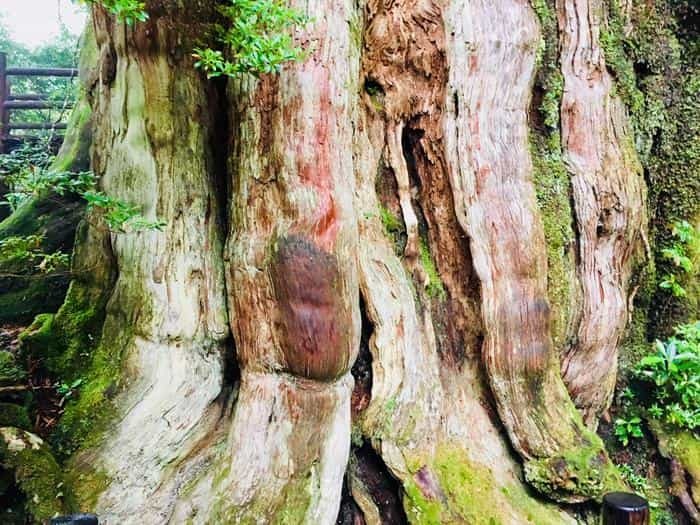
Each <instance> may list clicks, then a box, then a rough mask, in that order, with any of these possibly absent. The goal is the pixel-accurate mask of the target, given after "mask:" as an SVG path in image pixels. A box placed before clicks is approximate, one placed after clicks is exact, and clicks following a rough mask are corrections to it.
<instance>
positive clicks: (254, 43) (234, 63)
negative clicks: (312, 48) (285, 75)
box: [194, 0, 308, 78]
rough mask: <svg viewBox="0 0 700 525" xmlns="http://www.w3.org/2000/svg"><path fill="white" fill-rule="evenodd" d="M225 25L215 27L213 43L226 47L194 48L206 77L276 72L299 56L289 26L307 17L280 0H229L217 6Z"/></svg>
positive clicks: (299, 50)
mask: <svg viewBox="0 0 700 525" xmlns="http://www.w3.org/2000/svg"><path fill="white" fill-rule="evenodd" d="M219 11H220V12H221V14H222V16H223V17H224V18H225V19H226V20H227V22H228V23H227V25H226V27H224V26H222V25H217V26H216V28H215V34H216V41H217V43H218V44H219V45H220V46H221V47H222V48H223V49H225V50H226V52H224V51H222V50H220V49H211V48H196V49H195V50H194V57H195V58H196V59H197V62H196V63H195V66H196V67H199V68H201V69H202V70H204V71H205V72H206V74H207V76H208V77H209V78H212V77H219V76H228V77H235V76H238V75H241V74H244V73H249V74H252V75H255V76H258V75H260V74H265V73H276V72H278V71H279V70H280V68H281V67H282V64H284V63H285V62H292V61H296V60H300V59H302V58H303V57H304V55H305V52H304V50H303V48H302V47H301V46H298V45H296V44H295V42H294V38H293V37H292V30H293V29H294V28H295V27H303V26H304V25H306V24H307V23H308V18H307V17H306V16H304V14H303V13H302V12H300V11H298V10H296V9H292V8H289V7H287V6H286V5H285V2H283V1H281V0H229V2H228V4H227V5H224V6H221V7H220V8H219Z"/></svg>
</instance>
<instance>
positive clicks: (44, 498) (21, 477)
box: [0, 427, 72, 521]
mask: <svg viewBox="0 0 700 525" xmlns="http://www.w3.org/2000/svg"><path fill="white" fill-rule="evenodd" d="M0 466H2V467H3V468H4V469H7V470H11V471H14V473H15V482H16V483H17V486H18V487H19V488H20V489H21V490H22V492H24V494H25V495H26V498H27V500H26V506H27V512H28V513H29V514H31V516H32V517H33V518H34V519H35V520H36V521H43V520H47V519H49V518H51V517H52V516H55V515H56V514H60V513H65V512H68V511H70V510H71V508H72V502H71V500H70V498H69V497H68V496H67V494H66V492H65V491H66V488H65V486H64V484H63V479H62V476H61V472H60V469H59V467H58V464H57V463H56V460H55V459H54V458H53V456H52V455H51V453H50V452H49V450H48V447H47V446H46V445H45V444H44V442H43V441H42V440H41V439H40V438H38V437H37V436H35V435H34V434H31V433H29V432H26V431H24V430H20V429H18V428H14V427H2V428H0Z"/></svg>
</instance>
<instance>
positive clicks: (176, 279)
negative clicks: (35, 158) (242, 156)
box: [76, 2, 229, 523]
mask: <svg viewBox="0 0 700 525" xmlns="http://www.w3.org/2000/svg"><path fill="white" fill-rule="evenodd" d="M176 4H177V2H172V3H168V2H161V3H159V5H158V8H156V7H155V6H153V7H154V8H153V10H152V12H151V18H150V20H149V22H148V23H147V24H141V25H135V26H133V27H127V26H123V25H116V26H115V24H116V22H115V21H114V20H113V19H112V18H110V17H108V16H107V15H106V14H105V12H104V11H103V10H102V9H95V17H94V18H95V25H96V33H97V35H96V36H97V40H98V43H99V45H100V48H101V49H100V50H101V57H102V73H101V79H100V80H101V83H100V85H99V93H98V94H97V96H96V102H95V112H96V114H97V115H98V118H97V122H99V123H100V125H99V126H98V128H97V132H96V139H95V152H96V154H95V158H94V159H93V165H94V170H95V172H96V174H97V175H98V176H100V177H101V184H102V187H103V188H104V190H105V192H106V193H107V194H108V195H110V196H114V197H117V198H120V199H122V200H124V201H126V202H129V203H131V204H134V205H137V206H139V207H140V209H141V210H142V213H143V215H144V216H145V217H146V218H148V219H152V220H153V219H156V218H158V219H160V220H163V221H164V222H165V223H166V226H165V227H164V228H163V231H143V232H137V233H127V234H112V235H111V245H112V250H113V252H114V257H115V261H116V264H117V267H118V277H117V279H116V283H115V285H114V290H113V292H112V295H111V297H110V299H109V302H108V304H107V313H106V319H105V323H104V327H103V334H102V342H101V345H102V346H104V347H106V348H113V350H112V352H114V353H118V355H122V356H124V360H125V363H124V365H123V366H124V368H125V369H126V377H125V378H123V379H122V380H121V382H120V385H121V386H122V387H123V388H122V390H121V392H120V394H119V396H118V397H117V399H115V400H114V404H115V406H117V407H124V408H123V409H120V410H119V411H118V414H117V415H116V416H115V417H114V421H113V422H112V424H113V425H114V427H113V428H114V431H113V432H110V433H108V434H106V435H105V436H104V440H103V441H102V442H101V443H100V444H99V445H98V446H96V447H94V448H91V449H89V450H86V451H84V452H83V453H82V454H81V455H79V457H78V458H77V461H76V465H79V466H82V467H86V466H87V465H89V468H90V469H91V470H92V471H93V472H94V474H93V475H92V478H100V479H108V480H110V481H109V483H108V484H107V486H106V488H105V490H104V492H103V493H102V494H101V495H100V496H99V501H98V502H97V504H96V506H95V508H94V510H96V511H97V512H99V514H100V516H101V518H102V519H104V520H105V521H106V522H108V523H109V522H110V521H114V522H119V523H130V522H135V521H139V522H142V521H152V522H157V521H158V520H159V519H161V518H162V515H161V512H163V510H164V508H165V509H167V507H168V506H170V505H171V504H172V495H165V496H164V499H162V500H160V499H156V498H153V497H152V495H153V494H154V493H155V491H156V489H157V488H158V487H159V486H160V485H161V484H162V483H163V482H164V479H166V478H167V476H168V475H169V473H170V471H169V470H168V469H163V468H162V465H163V464H174V463H177V462H178V461H179V460H180V459H182V458H183V457H184V456H185V455H187V454H188V453H189V451H191V450H192V448H193V447H194V446H195V443H196V442H197V440H198V439H200V438H201V437H202V436H203V435H205V433H206V432H207V430H206V429H205V428H203V426H202V425H200V424H201V423H202V422H203V421H206V420H209V422H211V419H210V414H211V412H212V411H214V412H216V411H217V407H216V406H215V405H213V401H214V400H215V399H216V397H217V396H218V395H219V393H220V390H221V382H222V366H223V365H222V354H221V350H222V346H223V341H224V340H225V338H226V337H227V335H228V333H229V331H228V326H227V312H226V303H225V292H224V278H223V265H222V263H221V253H222V237H221V235H220V232H219V231H218V229H217V218H218V211H217V204H216V198H215V196H214V194H213V191H212V188H213V183H212V180H211V178H210V177H211V171H210V168H211V159H212V152H211V150H210V140H209V138H210V137H209V135H208V133H209V130H210V129H212V119H211V118H210V113H209V111H208V104H209V99H208V96H207V95H208V88H207V85H206V80H205V79H204V78H202V76H201V75H200V73H199V72H197V71H196V70H195V69H194V68H193V64H192V59H191V58H190V51H191V46H193V45H194V38H193V37H192V36H191V35H193V34H195V33H197V32H198V31H201V30H202V28H203V27H206V24H207V23H209V22H211V20H212V18H211V17H212V16H213V14H214V12H213V10H207V9H202V7H201V6H197V7H196V8H194V9H182V8H181V7H179V5H176ZM107 386H108V385H104V387H105V388H106V387H107ZM101 395H104V394H101ZM206 426H207V425H204V427H206ZM85 490H89V491H92V492H95V491H96V487H95V485H89V486H87V487H85ZM92 496H95V495H94V494H92V495H91V497H92Z"/></svg>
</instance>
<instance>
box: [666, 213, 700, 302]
mask: <svg viewBox="0 0 700 525" xmlns="http://www.w3.org/2000/svg"><path fill="white" fill-rule="evenodd" d="M671 233H672V235H673V238H674V241H673V243H672V244H671V245H670V246H669V247H667V248H664V249H663V250H661V255H662V257H663V258H664V259H666V260H667V261H669V262H670V264H671V265H672V267H673V268H674V269H675V270H674V271H670V272H668V273H667V274H665V275H664V277H663V280H662V281H661V283H660V284H659V286H660V287H661V288H663V289H665V290H669V291H670V292H671V293H672V294H673V295H674V296H676V297H685V296H686V291H685V288H683V285H682V281H683V277H684V276H687V275H689V274H691V273H692V272H693V260H692V256H693V252H694V251H695V250H696V249H697V246H698V244H699V243H700V235H699V234H698V232H697V231H696V230H695V228H693V226H692V225H691V224H690V223H689V222H688V221H677V222H675V223H673V226H672V228H671Z"/></svg>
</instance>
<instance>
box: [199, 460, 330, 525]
mask: <svg viewBox="0 0 700 525" xmlns="http://www.w3.org/2000/svg"><path fill="white" fill-rule="evenodd" d="M318 483H319V476H318V472H316V469H315V468H314V467H312V468H311V469H309V470H308V471H307V472H304V473H299V474H298V475H297V476H295V477H294V478H293V479H292V480H290V481H289V482H288V483H287V484H286V485H285V486H284V488H283V489H282V490H281V491H280V492H279V493H277V494H275V495H272V494H263V495H261V497H262V499H261V500H260V501H254V502H252V503H251V504H250V505H247V506H243V507H241V506H236V505H230V503H229V502H228V501H227V497H226V495H225V494H224V495H222V496H220V497H219V498H218V499H217V500H216V501H215V503H214V507H213V509H212V511H211V515H210V519H209V520H208V521H207V522H206V523H222V524H228V523H231V524H233V523H235V524H237V525H257V524H258V523H261V522H262V523H270V524H271V525H296V524H298V523H307V522H308V519H307V517H306V514H307V512H308V511H309V507H310V506H311V503H312V500H313V498H314V497H315V496H314V495H315V494H319V493H320V487H318V486H316V485H317V484H318ZM215 485H216V483H215Z"/></svg>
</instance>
